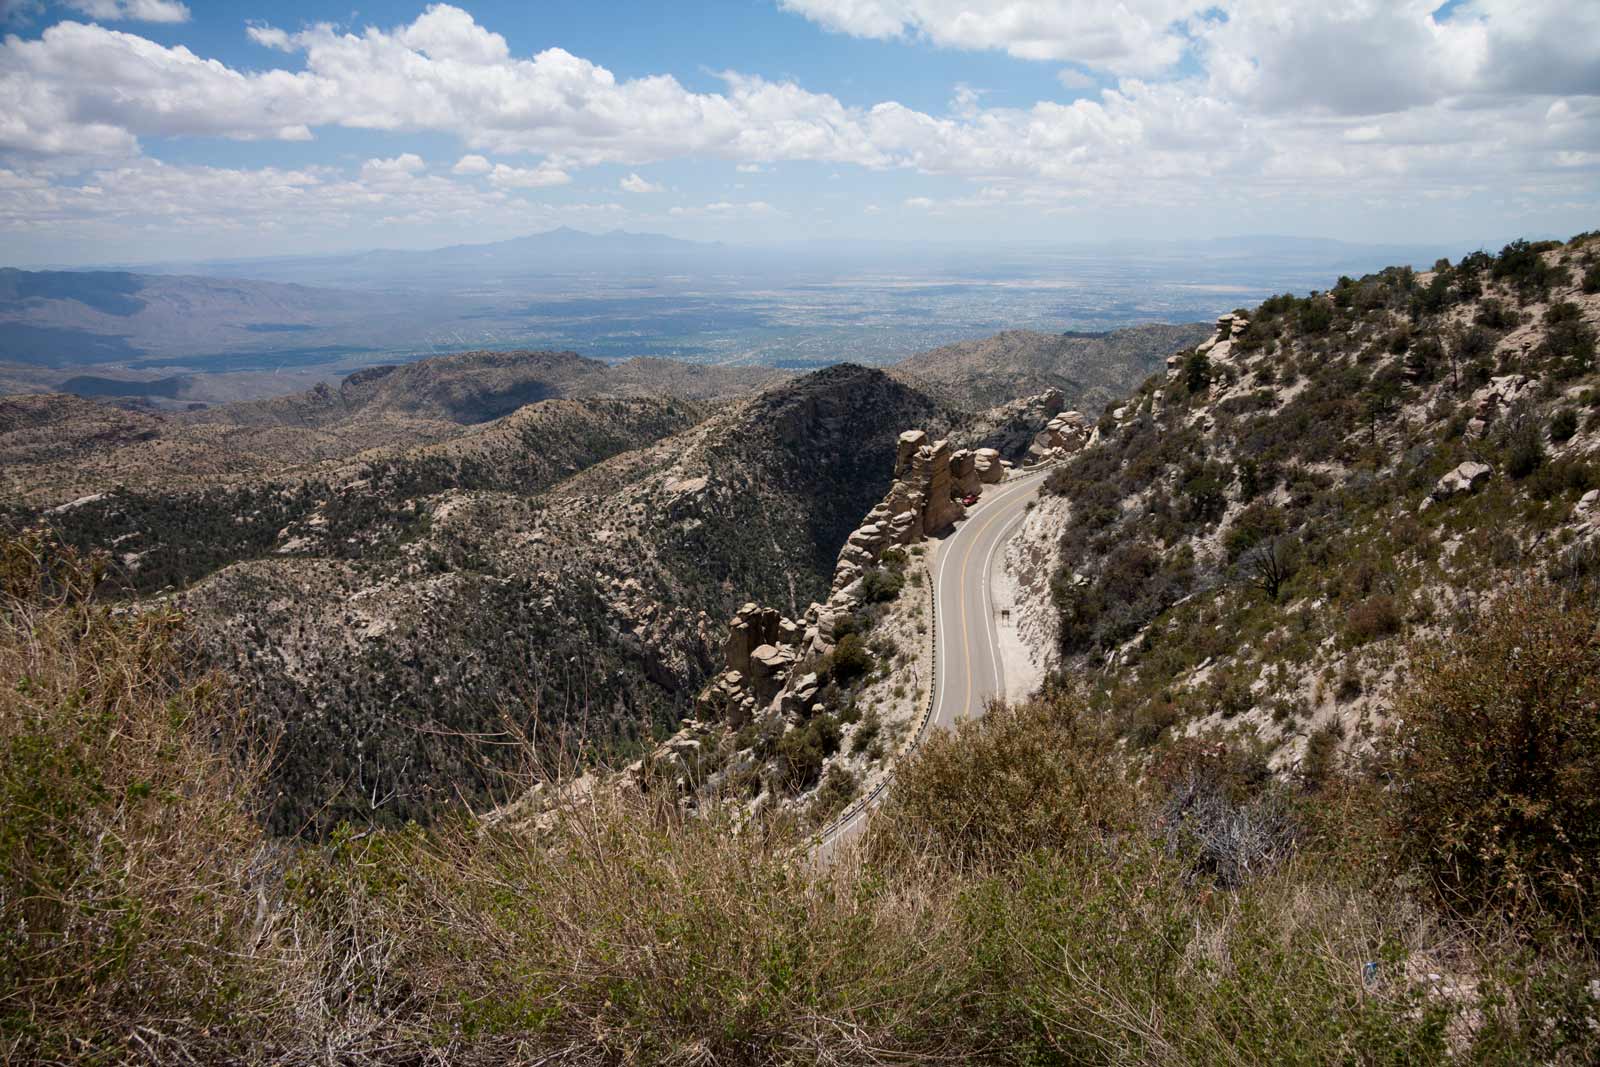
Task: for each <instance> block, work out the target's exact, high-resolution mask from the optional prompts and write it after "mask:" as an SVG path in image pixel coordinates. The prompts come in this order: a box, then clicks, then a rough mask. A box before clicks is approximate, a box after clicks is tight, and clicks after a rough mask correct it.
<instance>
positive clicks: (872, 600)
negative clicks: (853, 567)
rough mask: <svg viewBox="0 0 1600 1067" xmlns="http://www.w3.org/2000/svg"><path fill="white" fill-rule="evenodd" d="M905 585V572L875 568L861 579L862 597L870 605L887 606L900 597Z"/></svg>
mask: <svg viewBox="0 0 1600 1067" xmlns="http://www.w3.org/2000/svg"><path fill="white" fill-rule="evenodd" d="M905 584H906V578H905V573H904V571H902V570H890V569H888V568H885V567H874V568H873V569H872V570H870V571H868V572H867V573H866V574H865V575H863V576H862V578H861V596H862V599H863V600H865V601H866V602H867V603H868V604H887V603H889V602H890V601H892V600H894V599H895V598H896V597H898V596H899V595H900V590H902V589H904V588H905Z"/></svg>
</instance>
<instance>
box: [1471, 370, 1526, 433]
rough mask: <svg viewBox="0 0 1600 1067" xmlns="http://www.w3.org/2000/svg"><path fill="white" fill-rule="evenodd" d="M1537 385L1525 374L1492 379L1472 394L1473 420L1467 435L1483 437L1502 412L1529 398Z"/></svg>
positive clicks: (1503, 375) (1504, 375)
mask: <svg viewBox="0 0 1600 1067" xmlns="http://www.w3.org/2000/svg"><path fill="white" fill-rule="evenodd" d="M1536 384H1537V382H1536V381H1535V379H1533V378H1530V377H1528V376H1527V375H1525V374H1502V375H1500V376H1499V377H1498V378H1490V379H1489V384H1488V385H1485V386H1483V387H1482V388H1481V389H1479V390H1477V391H1476V392H1475V393H1473V394H1472V404H1473V408H1472V419H1471V420H1470V421H1468V423H1467V433H1469V434H1470V435H1472V436H1473V437H1482V436H1483V434H1484V433H1485V431H1487V430H1488V429H1489V427H1490V426H1491V425H1492V424H1493V423H1494V420H1495V419H1496V418H1497V417H1498V416H1499V414H1500V413H1501V412H1502V411H1504V410H1505V409H1506V408H1508V407H1510V406H1511V405H1512V404H1515V403H1516V402H1517V401H1519V400H1522V399H1524V398H1525V397H1527V396H1528V395H1529V394H1530V393H1532V391H1533V387H1534V386H1535V385H1536Z"/></svg>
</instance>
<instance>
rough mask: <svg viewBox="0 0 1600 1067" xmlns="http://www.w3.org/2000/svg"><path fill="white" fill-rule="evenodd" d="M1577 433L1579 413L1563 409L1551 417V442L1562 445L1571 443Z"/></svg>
mask: <svg viewBox="0 0 1600 1067" xmlns="http://www.w3.org/2000/svg"><path fill="white" fill-rule="evenodd" d="M1577 432H1578V413H1577V412H1576V411H1574V410H1572V409H1571V408H1562V409H1561V410H1560V411H1557V412H1556V413H1555V414H1554V415H1552V416H1550V440H1552V441H1554V442H1556V443H1557V444H1561V443H1563V442H1565V441H1570V440H1571V439H1572V435H1573V434H1575V433H1577Z"/></svg>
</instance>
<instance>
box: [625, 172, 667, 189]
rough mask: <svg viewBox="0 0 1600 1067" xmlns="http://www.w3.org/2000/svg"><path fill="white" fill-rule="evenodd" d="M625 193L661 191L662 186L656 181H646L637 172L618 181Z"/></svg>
mask: <svg viewBox="0 0 1600 1067" xmlns="http://www.w3.org/2000/svg"><path fill="white" fill-rule="evenodd" d="M617 184H618V185H619V186H620V187H621V188H622V191H623V192H625V193H659V192H661V186H659V185H657V184H656V183H655V182H651V181H646V180H645V179H644V178H641V177H640V176H639V175H637V174H630V175H628V176H627V177H626V178H624V179H622V180H621V181H620V182H618V183H617Z"/></svg>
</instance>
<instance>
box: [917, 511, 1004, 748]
mask: <svg viewBox="0 0 1600 1067" xmlns="http://www.w3.org/2000/svg"><path fill="white" fill-rule="evenodd" d="M1017 488H1018V489H1019V490H1020V489H1021V486H1018V487H1017ZM1016 495H1018V494H1017V493H1016V492H1012V493H1008V494H1005V496H1003V497H1000V496H997V497H996V498H995V502H994V510H995V513H994V514H993V515H991V516H990V517H989V521H988V522H985V523H984V524H983V525H982V526H980V527H978V532H977V533H975V534H973V535H972V540H971V542H969V543H968V545H967V551H966V553H965V554H964V555H963V556H962V557H961V578H960V580H959V581H958V583H957V588H958V589H960V590H961V659H962V662H963V663H965V664H966V668H967V701H966V703H965V704H964V705H962V711H964V712H966V713H968V714H971V712H972V644H971V639H970V637H969V636H968V634H969V631H968V629H967V564H969V563H971V562H972V549H973V546H974V545H976V544H977V543H978V542H979V541H981V540H983V535H984V534H986V533H988V532H989V527H991V526H993V525H994V524H995V523H996V522H999V521H1000V517H1001V515H1002V514H1003V512H1002V510H1001V509H1000V502H1001V500H1003V499H1005V500H1008V499H1009V498H1010V497H1012V496H1016ZM985 581H987V579H985ZM934 717H935V718H937V717H938V716H937V715H935V716H934ZM953 721H954V720H952V722H953Z"/></svg>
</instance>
